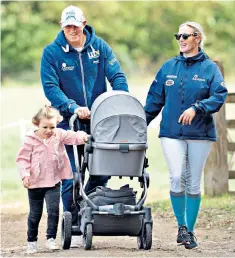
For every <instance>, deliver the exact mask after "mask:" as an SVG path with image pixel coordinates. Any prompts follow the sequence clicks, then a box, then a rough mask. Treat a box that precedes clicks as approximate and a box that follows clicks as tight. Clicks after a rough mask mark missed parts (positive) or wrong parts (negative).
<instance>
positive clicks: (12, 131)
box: [1, 79, 235, 210]
mask: <svg viewBox="0 0 235 258" xmlns="http://www.w3.org/2000/svg"><path fill="white" fill-rule="evenodd" d="M132 82H133V83H134V84H133V85H135V86H131V87H130V91H131V92H132V93H133V94H134V95H135V96H136V97H137V98H138V99H139V100H140V101H141V102H142V104H144V101H145V98H146V95H147V90H148V87H149V85H150V83H151V81H150V79H148V80H147V83H146V80H139V81H138V80H136V79H135V80H133V81H132ZM14 84H15V85H16V82H11V86H12V87H9V88H2V102H1V106H2V108H1V126H5V125H7V124H9V123H12V122H16V121H19V120H20V119H24V120H31V117H32V116H33V115H34V114H35V112H37V110H38V109H39V108H40V107H42V106H44V105H45V104H46V103H48V101H47V100H46V98H45V96H44V94H43V90H42V88H41V87H40V86H39V85H37V86H33V87H26V88H19V87H17V88H16V87H13V85H14ZM32 85H35V84H32ZM12 103H14V104H12ZM3 107H4V108H3ZM6 111H7V112H6ZM229 115H231V116H233V117H234V112H233V108H230V111H229ZM23 129H24V128H21V129H20V127H19V126H18V127H5V128H1V201H2V204H8V203H11V202H20V201H23V202H25V201H26V200H27V196H26V193H27V191H25V189H24V188H23V186H22V183H21V180H20V178H19V172H18V171H17V169H16V164H15V158H16V154H17V151H18V149H19V147H20V144H21V136H23V135H22V134H23ZM158 130H159V129H158V128H148V145H149V148H148V150H147V154H146V155H147V157H148V159H149V168H148V169H147V172H148V173H149V174H150V188H149V190H148V198H147V202H149V203H150V202H151V203H157V201H159V203H157V204H155V205H157V206H156V207H158V206H159V207H161V209H163V210H164V209H166V208H167V203H168V202H167V200H166V199H168V196H169V179H168V169H167V165H166V162H165V159H164V156H163V153H162V149H161V145H160V140H159V138H158ZM126 183H129V184H130V185H131V186H132V187H133V188H134V189H136V190H137V191H138V193H140V192H141V189H140V187H139V183H138V181H137V180H136V179H134V180H133V181H131V180H130V179H129V178H125V179H122V180H120V179H118V178H112V179H111V180H110V182H109V186H110V187H114V188H117V187H118V186H119V185H123V184H126ZM229 184H230V190H235V180H230V181H229ZM202 188H203V187H202ZM220 201H221V199H220ZM203 202H204V201H203ZM212 202H213V201H212ZM215 203H216V201H215ZM228 207H230V206H228Z"/></svg>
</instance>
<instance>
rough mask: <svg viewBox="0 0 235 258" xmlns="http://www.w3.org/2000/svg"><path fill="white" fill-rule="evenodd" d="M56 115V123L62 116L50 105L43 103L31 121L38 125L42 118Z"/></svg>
mask: <svg viewBox="0 0 235 258" xmlns="http://www.w3.org/2000/svg"><path fill="white" fill-rule="evenodd" d="M54 117H57V124H58V123H59V122H61V121H62V120H63V117H62V116H61V115H60V113H59V111H58V110H57V109H55V108H53V107H51V106H47V105H45V106H44V107H43V108H41V109H40V110H39V111H38V113H37V114H36V115H35V116H34V117H33V118H32V123H33V124H34V125H36V126H38V125H39V123H40V121H41V119H42V118H47V119H51V118H54Z"/></svg>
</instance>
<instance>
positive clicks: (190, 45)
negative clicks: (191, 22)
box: [178, 25, 200, 57]
mask: <svg viewBox="0 0 235 258" xmlns="http://www.w3.org/2000/svg"><path fill="white" fill-rule="evenodd" d="M193 33H194V29H193V28H191V27H189V26H187V25H183V26H181V27H180V28H179V32H178V34H188V35H189V37H188V38H187V39H183V37H182V36H181V37H180V39H179V40H178V44H179V47H180V52H182V53H183V55H184V56H185V57H190V56H195V55H196V54H197V53H198V47H199V42H200V36H193V35H190V34H193Z"/></svg>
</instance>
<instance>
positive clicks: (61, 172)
mask: <svg viewBox="0 0 235 258" xmlns="http://www.w3.org/2000/svg"><path fill="white" fill-rule="evenodd" d="M84 135H85V133H84V132H81V131H80V132H73V131H65V130H63V129H60V128H57V129H56V133H55V134H54V135H53V136H51V137H50V138H49V139H41V138H39V137H38V136H37V135H36V134H35V133H34V132H30V133H28V134H27V135H26V137H25V141H24V145H23V147H22V148H21V149H20V151H19V153H18V155H17V158H16V163H17V167H18V168H19V171H20V177H21V179H23V178H24V177H26V176H29V183H30V186H29V188H40V187H53V186H55V184H57V183H58V182H59V181H60V180H61V179H72V178H73V176H72V168H71V165H70V161H69V158H68V155H67V153H66V150H65V146H64V144H68V145H72V144H76V145H79V144H84V140H83V136H84Z"/></svg>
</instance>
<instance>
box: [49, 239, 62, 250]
mask: <svg viewBox="0 0 235 258" xmlns="http://www.w3.org/2000/svg"><path fill="white" fill-rule="evenodd" d="M46 248H47V249H49V250H59V249H60V248H59V246H58V245H57V243H56V241H55V239H54V238H53V237H52V238H49V239H47V242H46Z"/></svg>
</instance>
